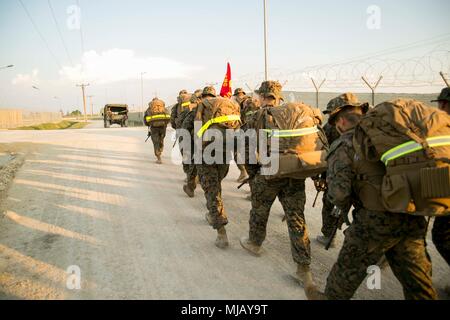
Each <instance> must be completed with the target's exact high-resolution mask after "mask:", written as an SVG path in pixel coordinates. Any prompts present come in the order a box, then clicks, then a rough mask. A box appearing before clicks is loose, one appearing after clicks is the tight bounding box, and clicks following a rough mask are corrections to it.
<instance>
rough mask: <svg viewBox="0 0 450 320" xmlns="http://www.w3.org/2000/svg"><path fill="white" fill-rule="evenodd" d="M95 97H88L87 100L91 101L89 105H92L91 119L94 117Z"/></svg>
mask: <svg viewBox="0 0 450 320" xmlns="http://www.w3.org/2000/svg"><path fill="white" fill-rule="evenodd" d="M93 97H95V96H87V98H88V99H89V104H90V105H91V117H93V116H94V104H93V103H92V98H93Z"/></svg>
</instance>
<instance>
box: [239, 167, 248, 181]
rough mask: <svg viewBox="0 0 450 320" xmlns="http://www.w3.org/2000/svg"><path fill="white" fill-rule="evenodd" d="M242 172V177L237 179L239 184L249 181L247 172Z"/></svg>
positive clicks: (242, 170) (243, 170)
mask: <svg viewBox="0 0 450 320" xmlns="http://www.w3.org/2000/svg"><path fill="white" fill-rule="evenodd" d="M240 170H241V175H240V176H239V178H238V179H237V182H238V183H243V182H244V181H245V180H247V179H248V174H247V170H245V169H244V168H242V169H240Z"/></svg>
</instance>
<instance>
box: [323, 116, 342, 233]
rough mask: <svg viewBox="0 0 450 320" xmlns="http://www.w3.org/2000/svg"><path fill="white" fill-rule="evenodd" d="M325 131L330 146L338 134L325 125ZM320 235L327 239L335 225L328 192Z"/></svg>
mask: <svg viewBox="0 0 450 320" xmlns="http://www.w3.org/2000/svg"><path fill="white" fill-rule="evenodd" d="M323 129H324V131H325V135H326V136H327V140H328V143H329V144H330V145H331V144H332V143H333V142H334V141H336V140H337V139H338V138H339V136H340V135H339V132H337V130H336V127H335V126H332V125H331V124H329V123H327V124H326V125H325V126H324V127H323ZM326 178H327V174H326V172H325V173H324V174H323V175H322V179H325V180H326ZM322 203H323V206H322V234H323V235H324V236H325V237H326V238H329V237H330V236H331V233H332V232H333V227H334V223H335V220H336V219H335V218H334V217H333V216H332V215H331V212H332V211H333V208H334V205H333V204H332V203H331V202H330V200H328V190H326V191H325V192H324V194H323V198H322Z"/></svg>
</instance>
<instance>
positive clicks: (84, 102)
mask: <svg viewBox="0 0 450 320" xmlns="http://www.w3.org/2000/svg"><path fill="white" fill-rule="evenodd" d="M89 86H90V84H89V83H87V84H85V83H82V84H77V87H81V93H82V94H83V108H84V122H87V118H86V92H85V88H86V87H89Z"/></svg>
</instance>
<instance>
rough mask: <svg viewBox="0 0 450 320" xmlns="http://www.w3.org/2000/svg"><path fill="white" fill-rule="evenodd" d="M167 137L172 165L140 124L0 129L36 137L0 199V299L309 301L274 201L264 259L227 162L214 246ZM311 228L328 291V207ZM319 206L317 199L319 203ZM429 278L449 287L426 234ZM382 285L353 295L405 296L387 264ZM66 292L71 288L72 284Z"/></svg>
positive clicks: (317, 268) (318, 271) (331, 255)
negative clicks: (248, 247) (220, 228)
mask: <svg viewBox="0 0 450 320" xmlns="http://www.w3.org/2000/svg"><path fill="white" fill-rule="evenodd" d="M171 132H172V131H170V132H169V133H168V137H167V141H166V150H165V154H164V159H163V160H164V161H165V164H164V165H163V166H158V165H156V164H155V163H154V159H153V150H152V146H151V143H148V144H144V139H145V137H146V129H145V128H127V129H121V128H111V129H103V128H101V124H100V123H94V124H92V125H91V126H89V127H88V128H86V129H83V130H63V131H0V143H17V142H28V143H33V145H34V146H35V148H33V152H32V153H31V154H30V155H28V156H27V159H26V161H25V163H24V165H23V167H22V168H21V169H20V170H19V172H18V174H17V176H16V178H15V180H14V182H13V184H12V186H11V188H10V190H9V193H8V197H7V199H6V201H4V203H2V204H1V207H2V211H3V214H2V215H1V217H0V298H1V299H304V298H305V296H304V293H303V289H301V288H300V287H299V286H298V284H297V283H296V282H295V281H293V280H292V278H291V277H290V274H291V273H292V272H293V271H294V269H295V265H294V263H293V262H292V259H291V255H290V247H289V240H288V235H287V228H286V225H285V224H283V223H282V222H281V216H282V210H281V206H280V205H279V203H278V202H277V203H276V204H275V205H274V207H273V210H272V215H271V218H270V221H269V227H268V235H267V241H266V243H265V254H264V256H263V257H261V258H254V257H252V256H250V255H248V254H247V253H245V252H244V251H243V250H242V249H241V247H240V245H239V238H240V237H241V236H243V235H245V234H246V233H247V231H248V214H249V210H250V203H249V202H248V201H246V200H245V199H244V198H245V196H246V190H237V189H236V186H237V183H236V182H235V179H236V178H237V176H238V171H237V169H236V167H235V166H232V170H231V172H230V175H229V177H228V178H227V179H226V181H225V185H224V201H225V207H226V210H227V212H228V214H229V217H230V225H229V227H228V230H229V232H228V233H229V237H230V241H231V247H230V248H229V249H228V250H226V251H221V250H219V249H217V248H216V247H215V246H214V239H215V232H214V231H213V230H212V229H211V228H209V227H208V226H207V224H206V222H205V221H204V218H203V217H204V214H205V212H206V210H205V200H204V197H203V194H202V193H200V192H199V191H197V195H196V198H195V199H189V198H187V197H186V196H185V195H184V193H183V191H182V180H183V178H184V177H183V175H182V170H181V167H180V166H177V165H175V164H172V163H171V150H170V148H171V146H172V143H171V140H170V139H171ZM314 196H315V192H314V189H313V186H312V185H311V183H308V202H307V205H306V208H307V209H306V216H307V223H308V226H309V232H310V236H311V239H312V254H313V264H312V267H313V271H314V275H315V276H316V279H317V282H318V283H319V285H320V286H321V288H323V286H324V284H325V280H326V276H327V274H328V272H329V270H330V268H331V266H332V264H333V263H334V261H335V260H336V256H337V254H338V250H336V249H335V250H331V251H330V252H326V251H324V249H323V248H321V247H320V246H319V245H317V244H316V242H315V241H314V240H313V239H315V237H316V236H317V235H319V232H320V226H321V216H320V210H321V205H319V206H318V207H317V208H316V209H312V208H311V203H312V201H313V198H314ZM319 202H320V201H319ZM338 238H339V242H340V243H341V241H342V235H341V234H340V235H339V237H338ZM429 247H430V254H431V255H432V259H433V263H434V280H435V283H436V284H437V285H438V286H443V285H445V284H449V282H450V270H449V268H448V266H447V265H446V264H445V263H444V261H443V260H442V259H441V257H440V256H439V255H438V254H437V252H436V250H435V248H434V247H433V245H432V244H431V241H430V245H429ZM71 266H78V267H79V268H80V271H81V289H79V290H76V289H75V290H70V289H69V288H68V287H67V279H68V274H67V270H68V268H70V267H71ZM382 275H383V276H382V290H375V291H371V290H368V289H367V288H366V286H365V284H364V283H363V285H362V286H361V288H360V290H359V291H358V293H357V296H356V298H358V299H402V297H403V296H402V292H401V288H400V286H399V284H398V283H397V281H396V280H395V278H394V277H393V276H392V273H391V271H390V270H389V268H388V269H387V270H384V271H383V274H382ZM69 287H70V286H69Z"/></svg>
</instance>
